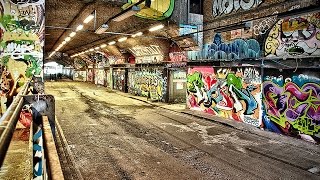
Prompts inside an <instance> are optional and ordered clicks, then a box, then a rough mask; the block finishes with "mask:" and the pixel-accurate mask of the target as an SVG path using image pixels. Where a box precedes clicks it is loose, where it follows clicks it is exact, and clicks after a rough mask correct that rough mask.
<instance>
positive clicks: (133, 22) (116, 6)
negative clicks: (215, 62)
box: [44, 0, 179, 66]
mask: <svg viewBox="0 0 320 180" xmlns="http://www.w3.org/2000/svg"><path fill="white" fill-rule="evenodd" d="M158 1H159V3H160V1H168V2H171V3H172V2H174V1H173V0H158ZM128 2H129V3H130V2H131V3H135V2H137V1H128ZM153 2H154V1H153ZM126 3H127V1H126V0H118V1H114V0H82V1H80V0H69V1H63V0H51V1H47V2H46V41H45V52H46V59H45V62H44V63H46V62H50V61H56V62H57V63H60V64H62V65H64V66H70V65H73V60H72V59H71V58H70V56H71V55H73V54H76V53H79V52H82V51H84V50H88V49H90V48H93V47H96V46H100V45H101V44H103V43H108V42H110V41H112V40H117V39H118V38H120V37H122V35H114V34H96V33H95V32H94V30H95V29H94V21H91V22H89V23H88V24H84V23H83V20H84V19H85V18H86V17H87V16H88V15H90V14H91V13H92V12H93V11H94V10H96V28H98V27H99V26H100V25H102V24H104V23H105V22H107V21H108V20H109V19H110V18H111V17H113V16H114V15H116V14H118V13H120V12H121V11H122V10H123V9H122V8H123V7H126V6H127V5H128V4H126ZM151 8H152V6H151ZM169 8H171V9H169ZM168 10H170V11H171V12H172V10H173V5H172V6H170V7H169V6H168ZM153 11H154V9H153ZM150 12H152V11H150ZM165 13H167V14H166V16H167V15H168V12H167V11H166V12H165ZM154 19H164V18H159V13H157V17H156V18H154ZM154 19H150V18H145V17H142V16H141V15H140V17H137V16H131V17H129V18H127V19H124V20H122V21H119V22H115V21H110V22H109V23H108V25H109V29H108V30H107V31H109V32H119V33H128V34H134V33H136V32H138V31H143V32H147V31H148V28H149V27H150V26H152V25H155V24H159V23H160V22H162V23H163V24H165V25H166V30H165V31H159V32H155V33H152V34H149V35H150V36H160V37H174V36H178V35H179V34H178V33H177V32H178V29H179V28H178V26H177V25H175V24H174V23H172V22H171V21H170V19H168V18H167V19H166V20H163V21H159V20H154ZM79 24H83V25H84V28H83V30H82V31H78V32H77V33H76V35H75V36H74V37H73V38H71V40H70V41H69V42H67V43H66V44H65V45H64V46H63V47H62V48H61V49H60V50H59V51H57V52H56V53H55V54H54V55H53V56H52V57H51V58H48V56H49V54H50V53H51V52H53V51H54V50H55V49H56V48H57V47H58V46H59V45H60V44H61V43H62V42H63V41H64V39H65V38H66V37H68V36H69V35H70V33H71V32H73V31H75V29H76V28H77V26H78V25H79ZM168 25H169V26H168ZM128 38H129V36H128ZM154 44H157V45H160V46H168V44H169V45H170V40H166V39H158V38H145V37H140V38H135V39H130V41H126V43H117V44H116V45H113V47H107V48H105V49H104V50H103V52H106V53H108V54H109V55H113V52H116V53H118V52H119V51H122V50H126V51H127V52H130V51H129V48H132V47H133V46H136V45H143V46H149V45H154ZM161 44H162V45H161ZM115 48H116V49H117V50H114V49H115ZM164 52H165V50H164ZM115 55H116V56H119V54H115Z"/></svg>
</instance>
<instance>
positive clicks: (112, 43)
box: [108, 41, 116, 45]
mask: <svg viewBox="0 0 320 180" xmlns="http://www.w3.org/2000/svg"><path fill="white" fill-rule="evenodd" d="M108 44H109V45H114V44H116V42H115V41H111V42H109V43H108Z"/></svg>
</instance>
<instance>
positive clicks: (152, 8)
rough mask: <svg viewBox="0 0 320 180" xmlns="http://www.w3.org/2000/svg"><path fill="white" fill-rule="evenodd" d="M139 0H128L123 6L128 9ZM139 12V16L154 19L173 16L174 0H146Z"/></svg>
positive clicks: (140, 6)
mask: <svg viewBox="0 0 320 180" xmlns="http://www.w3.org/2000/svg"><path fill="white" fill-rule="evenodd" d="M137 2H139V0H128V3H127V4H125V5H123V6H122V8H123V9H126V8H128V7H130V6H132V4H135V3H137ZM138 6H139V9H141V10H140V11H139V12H138V13H137V14H135V15H136V16H138V17H141V18H146V19H154V20H163V19H166V18H168V17H170V16H171V14H172V12H173V9H174V0H146V1H145V2H143V3H141V4H140V5H138Z"/></svg>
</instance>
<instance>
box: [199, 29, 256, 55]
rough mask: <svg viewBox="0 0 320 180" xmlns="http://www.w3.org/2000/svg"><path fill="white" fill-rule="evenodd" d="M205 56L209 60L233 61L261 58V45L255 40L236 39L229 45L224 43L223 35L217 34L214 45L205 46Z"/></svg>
mask: <svg viewBox="0 0 320 180" xmlns="http://www.w3.org/2000/svg"><path fill="white" fill-rule="evenodd" d="M203 51H204V54H205V55H204V56H205V57H206V58H207V59H214V60H220V59H224V60H227V59H228V60H231V59H243V58H258V57H260V53H261V52H260V44H259V42H258V41H257V40H255V39H247V40H244V39H235V40H233V41H231V42H229V43H226V42H224V41H223V38H222V35H221V34H220V33H216V34H215V36H214V38H213V43H212V44H207V45H205V47H204V49H203Z"/></svg>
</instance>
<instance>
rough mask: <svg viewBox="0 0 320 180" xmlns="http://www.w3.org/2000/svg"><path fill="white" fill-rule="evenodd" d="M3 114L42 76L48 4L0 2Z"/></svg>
mask: <svg viewBox="0 0 320 180" xmlns="http://www.w3.org/2000/svg"><path fill="white" fill-rule="evenodd" d="M0 9H1V13H0V39H1V44H0V52H1V53H0V59H1V89H0V96H1V103H0V107H1V108H0V115H2V114H3V113H4V112H5V111H6V109H7V107H9V105H10V104H11V102H12V99H13V96H15V95H16V94H17V92H19V90H20V89H21V87H22V86H23V84H24V83H25V82H26V81H27V80H28V79H30V78H31V77H32V76H34V75H36V76H42V74H43V73H42V66H43V46H44V1H43V0H39V1H31V2H29V1H23V2H21V3H20V1H19V2H17V1H9V0H2V1H0Z"/></svg>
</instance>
